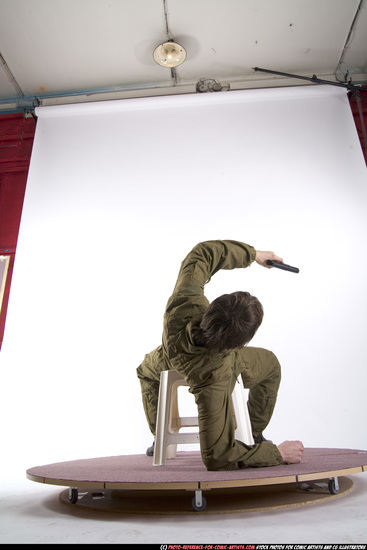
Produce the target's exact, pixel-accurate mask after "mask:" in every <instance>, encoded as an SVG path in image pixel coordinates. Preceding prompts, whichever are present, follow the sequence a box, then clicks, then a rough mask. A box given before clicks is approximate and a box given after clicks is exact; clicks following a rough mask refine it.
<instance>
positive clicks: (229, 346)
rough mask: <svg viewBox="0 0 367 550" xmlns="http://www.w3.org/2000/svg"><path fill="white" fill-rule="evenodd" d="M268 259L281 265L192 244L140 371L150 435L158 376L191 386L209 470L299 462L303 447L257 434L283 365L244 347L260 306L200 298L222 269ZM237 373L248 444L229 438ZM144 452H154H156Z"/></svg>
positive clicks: (245, 300) (243, 297) (233, 245)
mask: <svg viewBox="0 0 367 550" xmlns="http://www.w3.org/2000/svg"><path fill="white" fill-rule="evenodd" d="M267 260H278V261H281V262H282V261H283V260H282V259H281V258H279V257H278V256H276V255H275V254H274V253H273V252H262V251H256V250H255V249H254V248H253V247H252V246H250V245H248V244H244V243H242V242H238V241H232V240H221V241H219V240H218V241H206V242H202V243H199V244H198V245H196V246H195V247H194V248H193V249H192V251H191V252H190V253H189V254H188V255H187V256H186V258H185V259H184V261H183V262H182V264H181V268H180V271H179V275H178V278H177V282H176V286H175V288H174V291H173V294H172V296H171V297H170V298H169V300H168V303H167V306H166V311H165V314H164V326H163V338H162V345H160V346H159V347H158V348H156V349H155V350H154V351H152V352H151V353H149V354H148V355H146V356H145V358H144V360H143V362H142V364H141V365H140V366H139V367H138V369H137V375H138V378H139V380H140V384H141V390H142V399H143V405H144V410H145V414H146V417H147V420H148V424H149V428H150V430H151V432H152V433H153V435H155V424H156V416H157V404H158V393H159V380H160V373H161V371H164V370H169V369H174V370H176V371H178V372H179V373H181V374H182V376H183V377H184V378H185V380H186V381H187V382H188V384H189V386H190V390H189V391H190V392H191V393H192V394H193V395H194V396H195V402H196V404H197V407H198V418H199V437H200V450H201V456H202V460H203V462H204V464H205V466H206V468H207V469H208V470H233V469H240V468H247V467H251V466H252V467H260V466H275V465H278V464H282V463H297V462H300V461H301V459H302V454H303V445H302V443H301V442H300V441H285V442H283V443H281V444H280V445H278V446H276V445H274V444H273V443H272V442H271V441H267V440H265V438H264V437H263V435H262V432H263V430H264V429H265V428H266V426H267V425H268V423H269V421H270V419H271V416H272V414H273V410H274V406H275V402H276V398H277V392H278V387H279V383H280V365H279V362H278V360H277V358H276V356H275V355H274V354H273V353H272V352H271V351H268V350H265V349H262V348H253V347H247V346H246V344H248V342H249V341H250V340H251V339H252V337H253V336H254V334H255V332H256V330H257V329H258V327H259V326H260V324H261V322H262V318H263V309H262V306H261V304H260V302H259V300H258V299H257V298H256V297H254V296H251V294H249V293H248V292H233V293H231V294H224V295H223V296H220V297H219V298H216V299H215V300H213V302H212V303H211V304H209V302H208V300H207V298H206V297H205V296H204V285H205V284H206V283H208V282H209V281H210V279H211V277H212V276H213V275H214V274H215V273H216V272H217V271H219V270H220V269H235V268H245V267H248V266H249V265H250V264H252V263H253V262H254V261H256V262H257V263H258V264H259V265H261V266H263V267H268V266H267V264H266V262H267ZM239 375H241V377H242V380H243V384H244V387H245V388H249V390H250V391H249V401H248V410H249V415H250V420H251V426H252V431H253V436H254V441H255V445H252V446H250V445H245V444H244V443H242V442H241V441H238V440H236V439H235V437H234V431H235V428H234V422H233V416H232V414H231V394H232V391H233V388H234V385H235V383H236V379H237V377H238V376H239ZM147 454H148V455H152V454H153V447H150V448H149V449H148V450H147Z"/></svg>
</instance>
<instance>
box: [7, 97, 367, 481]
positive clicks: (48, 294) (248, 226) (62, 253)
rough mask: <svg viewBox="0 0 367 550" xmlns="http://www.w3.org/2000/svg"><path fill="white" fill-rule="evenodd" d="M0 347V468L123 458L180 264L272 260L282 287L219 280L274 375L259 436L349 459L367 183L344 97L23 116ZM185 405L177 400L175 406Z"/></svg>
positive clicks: (366, 271) (142, 442) (111, 106)
mask: <svg viewBox="0 0 367 550" xmlns="http://www.w3.org/2000/svg"><path fill="white" fill-rule="evenodd" d="M37 116H38V117H39V118H38V123H37V131H36V138H35V143H34V149H33V155H32V161H31V169H30V173H29V178H28V184H27V191H26V197H25V203H24V209H23V216H22V222H21V228H20V235H19V241H18V249H17V256H16V262H15V270H14V275H13V283H12V289H11V297H10V303H9V309H8V319H7V325H6V331H5V339H4V344H3V349H2V351H1V356H0V361H1V369H0V371H1V373H0V376H1V386H2V399H1V405H0V407H1V417H2V421H3V426H4V428H3V434H4V435H3V437H4V441H7V442H9V444H8V445H7V446H6V448H5V451H4V452H3V454H2V459H3V460H5V461H7V462H8V463H9V465H12V466H14V468H16V470H17V472H18V473H19V475H21V476H23V475H24V471H25V469H26V468H28V467H31V466H35V465H37V464H46V463H49V462H58V461H62V460H69V459H70V460H71V459H77V458H88V457H95V456H107V455H116V454H135V453H142V452H144V451H145V448H146V447H147V446H148V445H149V444H151V441H152V437H151V435H150V433H149V431H148V428H147V426H146V422H145V417H144V413H143V410H142V405H141V398H140V388H139V382H138V379H137V378H136V373H135V369H136V367H137V366H138V365H139V364H140V362H141V361H142V359H143V357H144V355H145V353H147V352H149V351H150V350H151V349H153V348H154V347H156V346H157V345H158V344H159V343H160V338H161V328H162V316H163V311H164V307H165V304H166V301H167V299H168V297H169V295H170V293H171V290H172V289H173V286H174V283H175V278H176V275H177V272H178V268H179V264H180V262H181V260H182V259H183V257H184V256H185V255H186V253H187V252H188V251H189V250H190V249H191V248H192V247H193V246H194V245H195V244H196V243H198V242H200V241H202V240H206V239H217V238H219V239H226V238H229V239H237V240H242V241H245V242H248V243H250V244H252V245H254V246H255V247H256V248H257V249H260V250H274V251H275V252H276V253H277V254H278V255H280V256H282V257H283V258H284V261H285V262H287V263H290V264H293V265H296V266H298V267H299V268H300V273H299V274H298V275H295V274H291V273H285V272H283V271H279V270H275V269H272V270H265V269H263V268H261V267H260V266H258V265H257V264H255V265H253V266H251V267H250V268H249V269H247V270H236V271H232V272H221V273H218V274H217V275H216V276H215V277H214V278H213V279H212V282H211V283H210V284H209V285H208V286H207V296H208V298H209V299H213V298H214V297H216V296H218V295H220V294H222V293H224V292H231V291H234V290H239V289H243V290H249V291H250V292H252V293H253V294H255V295H257V296H258V297H259V299H260V300H261V301H262V303H263V305H264V309H265V320H264V322H263V325H262V326H261V328H260V329H259V331H258V333H257V335H256V337H255V339H254V340H253V342H252V344H253V345H257V346H260V347H266V348H269V349H271V350H273V351H274V352H275V353H276V354H277V356H278V358H279V360H280V362H281V364H282V367H283V380H282V385H281V390H280V394H279V399H278V404H277V408H276V412H275V414H274V417H273V420H272V422H271V424H270V426H269V428H268V429H267V431H266V433H265V435H266V436H267V437H268V438H270V439H272V440H273V441H274V442H276V443H280V442H281V441H283V440H285V439H302V440H303V442H304V444H305V445H306V446H311V447H352V448H364V449H366V448H367V439H366V430H365V420H366V410H367V407H366V400H365V391H366V390H365V389H366V383H367V374H366V370H367V369H366V366H367V364H366V363H367V361H366V358H367V351H366V345H365V339H366V338H365V337H366V319H365V317H366V313H365V312H366V310H367V291H366V284H365V281H366V275H367V260H366V251H365V248H366V247H365V238H366V234H367V231H366V230H367V217H366V202H367V201H366V199H367V178H366V167H365V164H364V160H363V156H362V152H361V149H360V144H359V141H358V137H357V134H356V130H355V127H354V122H353V118H352V115H351V113H350V109H349V105H348V100H347V97H346V95H345V93H344V91H342V90H340V89H335V88H332V87H326V86H312V87H307V86H306V87H303V86H302V87H296V88H287V89H273V90H255V91H244V92H242V91H240V92H237V91H236V92H227V93H224V92H222V93H220V94H194V95H185V96H170V97H161V98H148V99H134V100H122V101H111V102H103V103H100V104H99V103H93V104H86V105H73V106H60V107H55V108H53V107H47V108H39V109H37ZM188 397H189V398H190V397H191V396H188Z"/></svg>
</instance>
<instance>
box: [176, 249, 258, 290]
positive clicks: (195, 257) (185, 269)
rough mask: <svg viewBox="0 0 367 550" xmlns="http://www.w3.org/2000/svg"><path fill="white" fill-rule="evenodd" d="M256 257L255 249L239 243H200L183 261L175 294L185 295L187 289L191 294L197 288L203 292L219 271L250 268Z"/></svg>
mask: <svg viewBox="0 0 367 550" xmlns="http://www.w3.org/2000/svg"><path fill="white" fill-rule="evenodd" d="M255 257H256V250H255V248H254V247H253V246H251V245H249V244H245V243H242V242H239V241H232V240H224V241H205V242H202V243H199V244H197V245H196V246H195V247H194V248H193V249H192V250H191V252H190V253H189V254H188V255H187V256H186V258H185V259H184V260H183V262H182V264H181V268H180V272H179V275H178V279H177V283H176V287H175V291H174V292H175V293H180V294H181V293H183V294H185V293H186V292H185V288H186V287H188V289H187V290H188V293H190V294H192V293H193V290H194V289H195V287H197V289H200V290H201V292H203V289H204V285H205V284H206V283H208V282H209V281H210V279H211V277H212V276H213V275H214V274H215V273H217V271H219V270H220V269H227V270H229V269H236V268H241V267H242V268H245V267H248V266H249V265H250V264H251V263H252V262H253V261H254V260H255ZM200 290H199V292H200Z"/></svg>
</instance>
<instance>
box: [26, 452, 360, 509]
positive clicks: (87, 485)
mask: <svg viewBox="0 0 367 550" xmlns="http://www.w3.org/2000/svg"><path fill="white" fill-rule="evenodd" d="M366 470H367V451H362V450H356V449H305V451H304V455H303V460H302V462H301V463H300V464H289V465H280V466H272V467H267V468H247V469H244V470H234V471H229V472H208V471H207V470H206V468H205V466H204V465H203V463H202V461H201V456H200V453H199V452H178V453H177V456H176V458H174V459H171V460H167V461H166V464H165V465H164V466H153V464H152V458H151V457H147V456H146V455H123V456H112V457H102V458H92V459H82V460H73V461H68V462H59V463H54V464H48V465H44V466H36V467H34V468H30V469H29V470H27V477H28V478H29V479H30V480H32V481H36V482H39V483H47V484H51V485H61V486H69V488H70V489H69V490H68V491H63V492H62V493H61V495H60V499H61V501H62V502H66V503H68V504H69V503H73V506H75V507H77V508H89V509H93V510H101V511H111V512H124V513H140V514H152V513H153V514H166V513H167V514H168V513H169V514H178V513H195V510H196V511H201V512H204V511H205V513H220V512H221V513H225V512H232V513H233V512H245V511H253V510H254V509H256V510H269V509H273V508H282V507H289V506H300V505H304V504H311V503H314V502H322V501H325V500H330V499H332V498H335V497H338V496H340V495H343V494H346V493H348V492H349V491H350V490H351V489H352V487H353V483H352V482H351V481H350V480H349V479H344V477H343V478H341V476H346V475H351V474H355V473H361V472H364V471H366ZM335 481H336V482H337V485H339V487H337V486H336V490H333V489H335V487H334V485H333V484H335ZM329 489H330V490H331V491H332V493H335V494H332V493H331V492H330V490H329ZM193 498H194V503H193ZM201 500H202V501H204V506H201ZM205 501H207V506H205V504H206V503H205ZM256 503H257V504H256ZM192 506H193V507H192Z"/></svg>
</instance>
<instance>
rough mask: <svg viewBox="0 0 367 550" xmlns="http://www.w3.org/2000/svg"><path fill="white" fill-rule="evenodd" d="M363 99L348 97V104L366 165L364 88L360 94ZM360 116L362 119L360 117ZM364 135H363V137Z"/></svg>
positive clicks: (366, 108)
mask: <svg viewBox="0 0 367 550" xmlns="http://www.w3.org/2000/svg"><path fill="white" fill-rule="evenodd" d="M360 93H361V95H362V96H363V97H364V99H358V98H357V97H356V96H355V95H353V94H348V95H349V104H350V107H351V109H352V113H353V117H354V122H355V124H356V128H357V132H358V136H359V139H360V141H361V145H362V151H363V154H364V160H365V161H366V164H367V136H366V132H367V89H366V88H364V89H363V90H362V91H361V92H360ZM361 114H362V117H361ZM363 133H364V135H363Z"/></svg>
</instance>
